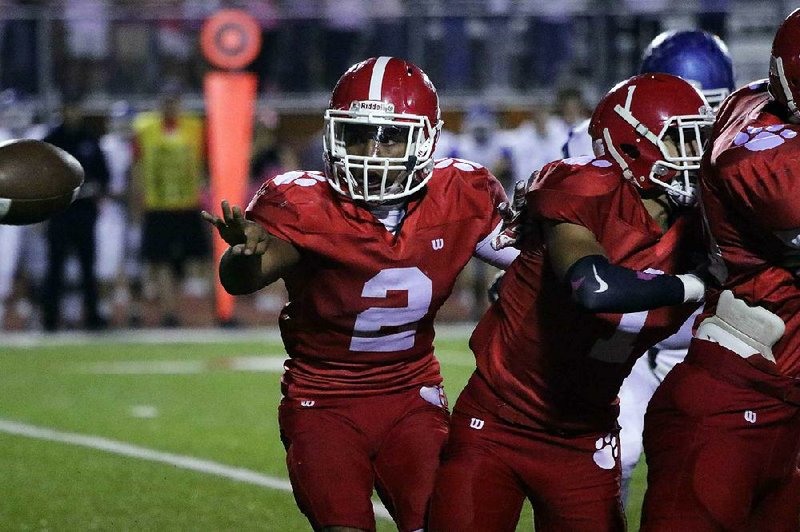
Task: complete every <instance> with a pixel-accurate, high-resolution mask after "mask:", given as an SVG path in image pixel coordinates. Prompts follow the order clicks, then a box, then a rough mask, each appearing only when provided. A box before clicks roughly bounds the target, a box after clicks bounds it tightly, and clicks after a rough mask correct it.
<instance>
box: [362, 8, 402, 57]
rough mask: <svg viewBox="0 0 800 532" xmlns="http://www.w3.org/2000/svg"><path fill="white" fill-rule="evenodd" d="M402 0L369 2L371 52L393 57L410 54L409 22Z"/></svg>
mask: <svg viewBox="0 0 800 532" xmlns="http://www.w3.org/2000/svg"><path fill="white" fill-rule="evenodd" d="M403 4H404V3H403V1H402V0H372V1H371V2H368V4H367V6H368V8H369V16H370V20H371V24H370V28H371V30H370V47H369V50H370V53H371V54H373V55H379V56H380V55H387V56H391V57H407V56H408V23H407V21H406V16H405V15H406V13H405V6H404V5H403Z"/></svg>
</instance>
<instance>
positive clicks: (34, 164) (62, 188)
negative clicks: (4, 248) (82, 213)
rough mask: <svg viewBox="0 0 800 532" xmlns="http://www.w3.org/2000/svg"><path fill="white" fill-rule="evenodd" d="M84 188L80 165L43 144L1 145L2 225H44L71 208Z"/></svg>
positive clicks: (19, 143) (59, 150) (23, 142)
mask: <svg viewBox="0 0 800 532" xmlns="http://www.w3.org/2000/svg"><path fill="white" fill-rule="evenodd" d="M82 184H83V168H82V167H81V165H80V163H79V162H78V161H77V159H75V157H73V156H72V155H70V154H68V153H67V152H65V151H64V150H62V149H61V148H57V147H56V146H53V145H52V144H48V143H47V142H42V141H40V140H29V139H20V140H10V141H8V142H4V143H2V144H0V224H9V225H25V224H32V223H37V222H41V221H43V220H46V219H47V218H49V217H51V216H53V215H54V214H56V213H58V212H61V211H63V210H64V209H66V208H67V207H69V205H70V203H72V200H73V199H75V197H76V196H77V195H78V191H79V190H80V188H81V185H82Z"/></svg>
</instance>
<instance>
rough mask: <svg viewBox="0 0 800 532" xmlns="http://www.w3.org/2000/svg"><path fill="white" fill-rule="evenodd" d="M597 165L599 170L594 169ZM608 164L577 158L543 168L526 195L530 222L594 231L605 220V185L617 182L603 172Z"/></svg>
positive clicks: (606, 193)
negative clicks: (564, 224) (536, 221)
mask: <svg viewBox="0 0 800 532" xmlns="http://www.w3.org/2000/svg"><path fill="white" fill-rule="evenodd" d="M598 163H599V166H598ZM609 167H610V163H607V162H606V161H604V160H602V159H593V158H592V157H578V158H575V159H568V160H566V161H555V162H552V163H548V164H546V165H545V166H544V167H543V168H542V171H541V172H540V173H539V176H538V178H537V179H536V181H534V182H533V184H532V185H531V188H530V190H529V191H528V193H527V195H526V198H525V199H526V202H527V205H528V215H529V216H530V217H531V218H532V219H533V220H551V221H556V222H567V223H572V224H576V225H581V226H584V227H586V228H588V229H590V230H592V229H594V228H595V227H598V225H599V224H601V223H602V220H603V218H604V217H605V209H604V208H603V207H604V205H603V204H604V201H605V197H606V196H607V195H608V193H609V192H611V190H612V189H611V188H610V186H609V185H611V184H613V183H615V182H617V181H618V178H615V177H614V176H613V175H612V174H610V173H609V172H608V171H607V170H605V169H607V168H609Z"/></svg>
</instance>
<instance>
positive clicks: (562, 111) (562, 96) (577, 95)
mask: <svg viewBox="0 0 800 532" xmlns="http://www.w3.org/2000/svg"><path fill="white" fill-rule="evenodd" d="M556 116H557V117H559V118H560V119H561V120H563V121H564V125H565V126H566V127H567V129H571V128H573V127H575V126H576V125H578V124H579V123H580V122H582V121H584V120H586V119H587V118H589V117H590V116H592V108H591V107H590V106H589V104H587V103H586V100H585V99H584V97H583V93H582V92H581V90H580V89H579V88H577V87H564V88H561V89H560V90H559V91H558V92H557V93H556Z"/></svg>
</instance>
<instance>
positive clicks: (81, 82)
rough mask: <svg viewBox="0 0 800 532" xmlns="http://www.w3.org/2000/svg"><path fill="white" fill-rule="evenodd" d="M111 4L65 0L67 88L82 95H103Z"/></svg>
mask: <svg viewBox="0 0 800 532" xmlns="http://www.w3.org/2000/svg"><path fill="white" fill-rule="evenodd" d="M108 4H109V2H106V1H103V0H64V25H65V30H66V40H67V53H68V55H67V61H66V63H65V64H64V83H65V85H64V87H65V88H66V89H67V90H68V91H73V92H76V93H80V94H87V93H89V92H90V91H91V92H104V91H105V89H106V87H105V83H106V79H105V72H106V69H107V67H108V65H107V64H106V61H107V60H108V57H109V51H110V47H111V45H110V43H111V31H110V27H109V6H108Z"/></svg>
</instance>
